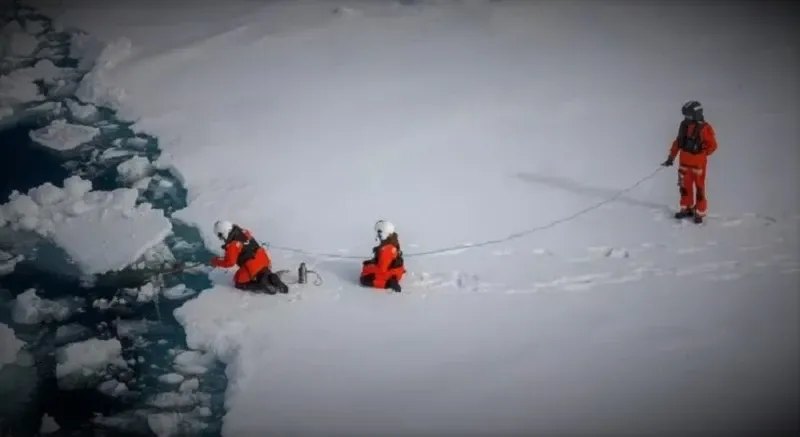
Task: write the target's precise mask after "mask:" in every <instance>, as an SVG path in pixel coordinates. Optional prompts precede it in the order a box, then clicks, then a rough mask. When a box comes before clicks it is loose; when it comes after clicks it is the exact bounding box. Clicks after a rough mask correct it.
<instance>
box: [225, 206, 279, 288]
mask: <svg viewBox="0 0 800 437" xmlns="http://www.w3.org/2000/svg"><path fill="white" fill-rule="evenodd" d="M214 233H215V234H216V235H217V237H218V238H219V239H220V240H222V242H223V245H222V249H223V250H224V251H225V254H224V255H223V256H221V257H214V258H212V259H211V265H212V266H214V267H222V268H230V267H234V266H237V267H238V268H239V269H238V270H237V271H236V273H235V274H234V276H233V281H234V286H235V287H236V288H238V289H240V290H257V289H260V288H262V282H263V281H262V278H263V277H264V275H266V274H268V273H271V268H272V260H271V259H270V257H269V254H268V253H267V251H266V249H264V247H262V246H261V245H260V244H259V243H258V242H257V241H256V240H255V238H253V235H252V234H251V233H250V231H249V230H247V229H244V228H242V227H241V226H238V225H236V224H233V223H231V222H227V221H217V222H216V223H214Z"/></svg>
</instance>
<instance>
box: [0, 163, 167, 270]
mask: <svg viewBox="0 0 800 437" xmlns="http://www.w3.org/2000/svg"><path fill="white" fill-rule="evenodd" d="M138 197H139V192H138V190H136V189H129V188H120V189H116V190H114V191H95V190H92V183H91V181H89V180H85V179H82V178H80V177H78V176H71V177H69V178H67V179H65V180H64V183H63V186H62V187H57V186H55V185H53V184H51V183H49V182H48V183H44V184H42V185H40V186H38V187H35V188H32V189H31V190H29V191H28V193H27V194H20V193H18V192H15V193H13V194H12V195H11V196H9V201H8V202H7V203H5V204H2V205H0V227H3V226H7V227H9V228H10V229H12V230H14V231H32V232H35V233H36V234H38V235H40V236H43V237H45V238H46V239H48V240H49V241H52V242H53V243H54V244H55V245H57V246H58V247H60V248H62V249H63V250H64V251H65V252H66V253H67V255H68V256H69V257H70V259H71V260H72V262H74V264H75V266H77V268H78V269H79V270H80V272H81V273H83V274H87V275H92V274H98V273H105V272H108V271H113V270H119V269H122V268H125V267H126V266H129V265H130V264H132V263H135V262H137V261H138V260H139V259H140V258H141V257H142V256H143V255H145V253H147V252H148V250H150V249H152V248H154V247H156V246H158V245H159V244H160V243H161V242H162V241H163V240H164V238H165V237H166V236H167V235H168V234H169V233H170V232H171V231H172V224H171V223H170V221H169V220H168V219H167V218H166V217H165V216H164V213H163V211H161V210H157V209H153V208H152V206H151V205H150V204H149V203H141V204H138V205H137V199H138Z"/></svg>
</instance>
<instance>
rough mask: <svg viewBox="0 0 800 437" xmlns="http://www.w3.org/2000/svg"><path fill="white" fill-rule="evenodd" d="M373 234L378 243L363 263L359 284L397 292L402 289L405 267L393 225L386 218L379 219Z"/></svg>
mask: <svg viewBox="0 0 800 437" xmlns="http://www.w3.org/2000/svg"><path fill="white" fill-rule="evenodd" d="M375 235H376V239H377V240H378V241H379V244H378V245H377V246H375V247H374V248H373V249H372V252H373V253H374V256H373V257H372V259H370V260H367V261H364V263H363V267H362V269H361V285H363V286H365V287H374V288H382V289H390V290H393V291H395V292H397V293H399V292H400V291H402V289H401V288H400V281H401V280H402V279H403V275H404V274H405V272H406V269H405V266H404V261H403V251H402V250H400V241H399V239H398V236H397V232H395V227H394V225H393V224H392V223H390V222H388V221H386V220H379V221H378V222H377V223H375Z"/></svg>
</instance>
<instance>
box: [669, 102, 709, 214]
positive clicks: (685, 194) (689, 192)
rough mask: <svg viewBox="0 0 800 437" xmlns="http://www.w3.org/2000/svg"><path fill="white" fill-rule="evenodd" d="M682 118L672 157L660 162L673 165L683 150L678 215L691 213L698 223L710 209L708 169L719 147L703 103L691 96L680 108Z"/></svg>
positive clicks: (679, 174) (679, 176)
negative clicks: (704, 112)
mask: <svg viewBox="0 0 800 437" xmlns="http://www.w3.org/2000/svg"><path fill="white" fill-rule="evenodd" d="M681 113H682V114H683V117H684V119H683V121H681V124H680V127H679V129H678V136H677V138H675V140H674V141H673V142H672V146H671V147H670V150H669V157H667V160H666V161H664V163H662V164H661V165H663V166H665V167H669V166H672V164H673V163H674V162H675V157H676V156H678V154H679V153H680V160H679V162H678V187H679V191H680V195H681V200H680V210H679V211H678V212H676V213H675V218H676V219H679V220H680V219H684V218H689V217H692V218H693V219H694V222H695V223H698V224H699V223H703V218H704V217H705V215H706V212H707V210H708V197H707V196H706V194H707V193H706V170H707V168H708V157H709V156H711V155H712V154H714V152H715V151H716V150H717V139H716V134H715V133H714V128H713V127H712V126H711V124H710V123H709V122H707V121H706V120H705V117H704V116H703V106H702V105H701V104H700V102H698V101H695V100H692V101H689V102H686V103H685V104H684V105H683V107H682V108H681Z"/></svg>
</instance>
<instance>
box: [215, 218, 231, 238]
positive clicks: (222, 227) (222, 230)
mask: <svg viewBox="0 0 800 437" xmlns="http://www.w3.org/2000/svg"><path fill="white" fill-rule="evenodd" d="M232 230H233V223H231V222H227V221H224V220H218V221H217V222H215V223H214V233H215V234H217V237H218V238H219V239H220V240H222V241H225V240H226V239H227V238H228V235H230V233H231V231H232Z"/></svg>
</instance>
